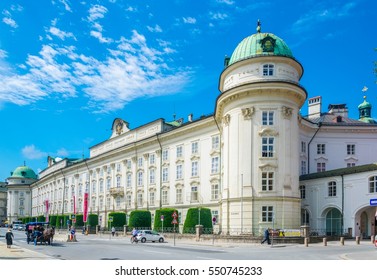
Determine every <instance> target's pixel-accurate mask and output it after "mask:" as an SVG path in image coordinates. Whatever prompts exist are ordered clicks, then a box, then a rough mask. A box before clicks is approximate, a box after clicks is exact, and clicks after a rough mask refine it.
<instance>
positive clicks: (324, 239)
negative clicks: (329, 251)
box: [323, 237, 327, 246]
mask: <svg viewBox="0 0 377 280" xmlns="http://www.w3.org/2000/svg"><path fill="white" fill-rule="evenodd" d="M323 246H327V238H326V237H324V238H323Z"/></svg>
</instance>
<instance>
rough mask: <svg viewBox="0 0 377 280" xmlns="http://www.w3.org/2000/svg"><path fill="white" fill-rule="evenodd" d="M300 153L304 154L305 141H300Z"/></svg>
mask: <svg viewBox="0 0 377 280" xmlns="http://www.w3.org/2000/svg"><path fill="white" fill-rule="evenodd" d="M301 153H303V154H306V142H304V141H301Z"/></svg>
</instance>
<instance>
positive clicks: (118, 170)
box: [117, 163, 121, 172]
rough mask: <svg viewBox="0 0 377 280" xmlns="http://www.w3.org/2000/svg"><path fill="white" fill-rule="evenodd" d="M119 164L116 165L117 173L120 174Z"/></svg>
mask: <svg viewBox="0 0 377 280" xmlns="http://www.w3.org/2000/svg"><path fill="white" fill-rule="evenodd" d="M120 171H121V170H120V163H117V172H120Z"/></svg>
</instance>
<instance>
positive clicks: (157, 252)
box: [144, 250, 171, 255]
mask: <svg viewBox="0 0 377 280" xmlns="http://www.w3.org/2000/svg"><path fill="white" fill-rule="evenodd" d="M144 252H147V253H155V254H165V255H171V253H165V252H160V251H149V250H144Z"/></svg>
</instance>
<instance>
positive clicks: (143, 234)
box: [136, 230, 165, 243]
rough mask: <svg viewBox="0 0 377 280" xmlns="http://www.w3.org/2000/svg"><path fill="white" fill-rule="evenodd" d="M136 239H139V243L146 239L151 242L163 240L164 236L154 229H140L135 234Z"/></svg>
mask: <svg viewBox="0 0 377 280" xmlns="http://www.w3.org/2000/svg"><path fill="white" fill-rule="evenodd" d="M136 239H137V240H138V241H141V243H145V242H147V241H151V242H156V241H158V242H160V243H162V242H164V240H165V237H164V236H163V235H162V234H160V233H158V232H157V231H154V230H141V231H140V232H139V233H138V235H137V236H136Z"/></svg>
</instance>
